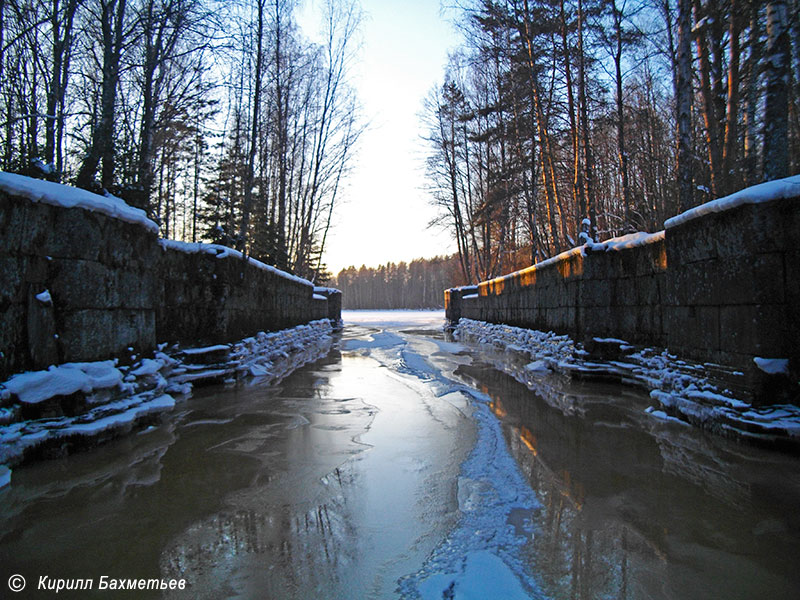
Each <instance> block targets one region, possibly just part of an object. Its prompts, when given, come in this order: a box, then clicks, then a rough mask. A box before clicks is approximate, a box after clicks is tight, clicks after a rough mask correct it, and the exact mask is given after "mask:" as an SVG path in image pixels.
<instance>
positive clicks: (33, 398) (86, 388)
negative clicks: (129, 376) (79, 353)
mask: <svg viewBox="0 0 800 600" xmlns="http://www.w3.org/2000/svg"><path fill="white" fill-rule="evenodd" d="M121 382H122V373H121V372H120V371H119V370H118V369H117V368H116V367H115V366H114V361H111V360H107V361H101V362H94V363H67V364H64V365H61V366H59V367H50V368H49V369H48V370H47V371H32V372H28V373H21V374H19V375H14V376H13V377H11V378H10V379H9V380H8V381H6V382H5V384H4V387H5V388H6V389H7V390H8V391H9V392H11V393H12V394H14V395H15V396H16V397H17V398H19V401H20V402H22V403H24V404H38V403H39V402H42V401H43V400H47V399H49V398H52V397H53V396H68V395H70V394H74V393H75V392H79V391H81V392H84V393H89V392H91V391H93V390H95V389H101V388H110V387H114V386H116V385H118V384H119V383H121Z"/></svg>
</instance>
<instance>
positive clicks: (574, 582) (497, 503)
mask: <svg viewBox="0 0 800 600" xmlns="http://www.w3.org/2000/svg"><path fill="white" fill-rule="evenodd" d="M344 319H345V323H346V325H347V327H346V329H345V332H344V334H343V336H342V339H341V341H340V342H339V350H335V351H334V352H332V353H331V355H330V356H329V357H328V358H326V359H324V360H322V361H319V362H317V363H315V364H314V365H310V366H307V367H304V368H303V369H301V370H300V371H298V372H297V373H295V374H294V375H292V376H291V377H289V378H287V379H286V380H284V381H283V382H282V384H281V385H280V386H277V387H266V386H263V385H258V384H257V383H254V384H253V385H250V386H245V387H239V388H224V387H221V386H215V387H208V388H205V389H202V390H198V391H197V393H196V394H195V395H194V397H192V398H191V399H190V400H189V401H187V402H186V403H183V404H180V405H178V407H177V409H176V412H175V413H173V414H172V416H170V417H168V418H167V420H166V421H165V422H164V424H162V425H160V426H158V427H153V428H150V429H148V430H145V431H142V432H141V433H139V434H138V435H134V436H131V437H128V438H125V439H122V440H119V441H116V442H113V443H110V444H107V445H105V446H103V447H102V448H100V449H98V450H95V451H92V452H87V453H83V454H78V455H74V456H71V457H68V458H65V459H58V460H53V461H49V462H44V463H40V464H34V465H29V466H26V467H23V468H19V469H16V470H15V472H14V480H13V483H12V484H11V485H10V486H7V487H6V488H3V489H0V585H4V582H5V581H6V580H7V579H8V577H9V575H10V574H12V573H21V574H23V575H24V576H25V577H26V578H27V579H28V581H29V582H31V581H35V579H36V577H38V576H39V575H44V574H46V575H49V576H51V577H84V578H85V577H94V578H99V576H100V575H109V576H112V577H126V578H129V577H145V578H152V577H166V578H169V577H184V578H186V580H187V582H188V584H189V586H190V588H189V590H187V592H185V593H184V594H183V595H182V596H179V597H187V598H223V597H228V598H397V597H403V598H419V597H421V598H436V599H437V600H438V599H440V598H528V597H534V598H536V597H552V598H676V599H677V598H680V599H683V598H711V597H725V598H755V597H770V598H794V597H797V591H798V590H800V575H799V574H798V572H797V569H796V564H795V563H796V557H797V556H798V552H799V551H800V541H798V540H799V539H800V515H799V514H798V511H797V508H796V507H797V506H799V505H800V464H799V463H800V461H798V459H797V458H796V457H790V456H785V455H781V454H777V453H774V452H766V451H760V450H758V449H754V448H750V447H747V446H741V445H737V444H735V443H732V442H728V441H727V440H722V439H719V438H715V437H713V436H709V435H707V434H704V433H702V432H700V431H698V430H696V429H694V428H691V427H687V426H685V425H683V424H677V423H671V422H669V421H660V420H656V419H652V418H650V417H649V416H648V415H646V414H645V413H644V412H643V406H646V405H647V404H646V403H647V398H646V397H644V396H641V395H639V394H638V393H637V392H633V391H631V390H625V389H623V388H620V387H619V386H612V385H608V384H598V383H594V384H591V383H573V382H570V381H568V380H566V379H565V378H563V377H561V376H557V375H555V374H553V373H549V372H547V371H544V370H535V369H531V373H532V376H533V377H535V378H537V382H538V386H537V392H538V394H534V393H532V392H531V391H530V390H528V389H527V388H526V387H524V386H522V385H521V384H519V383H517V382H516V381H514V380H513V379H512V378H511V377H509V376H507V375H504V374H503V373H500V372H498V371H497V370H496V369H494V368H493V367H491V366H490V365H489V364H487V363H484V362H483V360H482V357H481V355H480V354H478V352H477V350H475V349H474V348H473V349H469V348H465V347H463V346H461V345H460V344H458V343H454V342H452V341H447V340H445V339H444V337H443V334H442V333H441V331H440V328H441V325H442V320H443V315H442V313H441V312H422V311H415V312H380V311H363V312H358V313H356V312H346V313H345V315H344ZM61 595H64V594H63V593H62V594H61ZM138 596H139V594H137V597H138Z"/></svg>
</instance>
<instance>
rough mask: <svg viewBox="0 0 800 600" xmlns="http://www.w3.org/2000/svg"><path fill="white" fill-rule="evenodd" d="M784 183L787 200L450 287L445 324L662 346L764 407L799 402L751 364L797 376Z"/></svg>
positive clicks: (793, 241)
mask: <svg viewBox="0 0 800 600" xmlns="http://www.w3.org/2000/svg"><path fill="white" fill-rule="evenodd" d="M790 179H791V180H792V181H790V180H784V181H786V182H789V183H787V184H786V186H787V189H788V190H789V192H788V193H784V194H783V197H779V198H776V199H770V200H769V201H758V202H753V203H749V202H732V201H731V202H725V201H717V202H719V204H715V205H713V206H711V205H709V206H711V208H709V209H704V208H703V207H700V209H698V210H697V211H695V213H694V214H692V215H689V216H688V217H680V216H679V217H676V218H674V219H671V220H669V221H667V223H666V224H665V231H662V232H659V233H658V234H652V235H644V234H635V235H634V236H626V237H623V238H618V240H612V241H610V242H607V243H605V244H596V245H594V247H593V248H591V249H590V248H585V247H582V248H575V249H573V250H570V251H568V252H565V253H563V254H561V255H559V256H557V257H554V258H552V259H549V260H547V261H544V262H542V263H539V264H537V265H534V266H533V267H530V268H528V269H524V270H522V271H518V272H516V273H512V274H510V275H506V276H504V277H499V278H497V279H493V280H490V281H485V282H482V283H480V284H479V285H478V286H476V287H477V289H475V288H474V287H473V288H454V289H451V290H448V291H447V292H446V294H445V305H446V311H447V318H448V319H449V320H450V321H451V322H455V321H457V320H458V319H459V318H460V317H466V318H470V319H477V320H482V321H488V322H493V323H507V324H509V325H514V326H518V327H526V328H530V329H539V330H545V331H556V332H558V333H566V334H569V335H570V336H572V337H573V338H574V339H576V340H577V341H582V342H587V343H588V344H591V342H592V340H593V338H610V337H613V338H620V339H624V340H626V341H628V342H631V343H635V344H641V345H648V346H655V347H666V348H668V349H669V350H670V352H673V353H675V354H677V355H678V356H681V357H684V358H687V359H691V360H696V361H700V362H708V363H715V364H719V365H724V366H727V367H732V368H734V369H738V370H741V371H742V372H744V374H745V379H746V381H747V383H746V385H747V386H748V387H749V388H750V389H751V390H754V394H755V396H756V397H757V398H758V399H759V400H760V401H769V399H770V398H774V399H775V400H776V401H777V400H779V399H783V400H786V399H788V400H790V401H795V402H797V401H798V400H797V398H796V397H794V392H792V391H789V392H786V391H785V390H783V391H781V392H780V393H776V392H775V389H774V387H772V386H773V383H771V382H772V379H770V377H769V376H768V375H767V374H765V373H764V372H761V371H760V370H759V369H758V368H757V367H756V365H755V362H754V359H755V358H757V357H758V358H770V359H771V358H778V359H788V361H789V373H788V375H789V377H788V378H787V379H788V380H789V381H790V382H794V383H795V384H796V382H797V381H798V379H800V179H798V181H797V182H796V183H794V182H793V180H794V179H795V178H790ZM791 186H794V188H792V187H791ZM756 189H757V188H752V190H756ZM795 189H796V191H793V190H795ZM747 193H748V191H747V190H745V191H744V192H743V194H747ZM752 195H754V196H757V194H755V193H753V194H752ZM738 197H739V198H741V197H742V196H738ZM731 199H735V198H734V197H733V196H732V197H731ZM687 214H688V213H687ZM787 393H788V395H789V396H788V398H787Z"/></svg>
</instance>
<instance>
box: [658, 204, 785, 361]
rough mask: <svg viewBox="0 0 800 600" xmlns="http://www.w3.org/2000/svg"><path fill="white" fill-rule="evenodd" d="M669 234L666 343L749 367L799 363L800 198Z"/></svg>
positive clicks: (747, 208) (750, 207) (743, 209)
mask: <svg viewBox="0 0 800 600" xmlns="http://www.w3.org/2000/svg"><path fill="white" fill-rule="evenodd" d="M667 224H668V228H667V230H666V233H667V263H668V264H669V269H668V271H667V282H668V285H667V286H666V293H665V295H664V298H663V304H664V314H665V328H666V330H667V331H668V332H669V336H668V340H667V342H668V346H669V348H670V349H671V350H674V351H675V352H677V353H680V354H681V355H684V356H688V357H690V358H699V357H707V358H706V359H707V360H710V361H713V362H717V363H720V364H727V365H748V366H749V365H750V364H751V363H752V358H753V357H754V356H759V357H764V358H793V360H794V361H795V364H796V365H797V361H799V360H800V354H799V353H800V347H799V346H800V344H799V343H800V198H785V199H780V200H775V201H772V202H764V203H759V204H744V205H741V206H738V207H736V208H733V209H730V210H726V211H721V212H717V213H712V214H708V215H705V216H703V217H699V218H696V219H692V220H689V221H686V222H683V223H679V224H677V225H675V226H669V222H668V223H667Z"/></svg>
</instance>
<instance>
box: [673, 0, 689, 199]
mask: <svg viewBox="0 0 800 600" xmlns="http://www.w3.org/2000/svg"><path fill="white" fill-rule="evenodd" d="M691 14H692V9H691V0H678V74H677V77H676V86H677V87H676V90H675V99H676V113H677V114H676V120H677V124H678V157H677V159H678V165H677V167H678V212H683V211H685V210H688V209H690V208H692V207H693V206H694V161H693V158H692V95H693V93H692V92H693V90H692V47H691V35H692V19H691Z"/></svg>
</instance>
